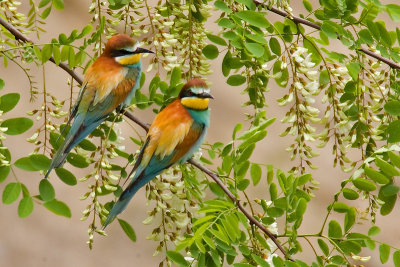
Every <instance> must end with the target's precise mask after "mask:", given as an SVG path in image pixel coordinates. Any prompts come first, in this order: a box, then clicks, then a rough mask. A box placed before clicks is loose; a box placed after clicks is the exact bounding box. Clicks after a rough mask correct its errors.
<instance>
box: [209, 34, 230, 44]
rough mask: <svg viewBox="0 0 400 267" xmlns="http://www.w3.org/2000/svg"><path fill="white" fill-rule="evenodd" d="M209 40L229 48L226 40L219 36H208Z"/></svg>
mask: <svg viewBox="0 0 400 267" xmlns="http://www.w3.org/2000/svg"><path fill="white" fill-rule="evenodd" d="M207 38H208V40H210V41H211V42H213V43H216V44H217V45H222V46H227V43H226V41H225V39H223V38H221V37H219V36H217V35H214V34H207Z"/></svg>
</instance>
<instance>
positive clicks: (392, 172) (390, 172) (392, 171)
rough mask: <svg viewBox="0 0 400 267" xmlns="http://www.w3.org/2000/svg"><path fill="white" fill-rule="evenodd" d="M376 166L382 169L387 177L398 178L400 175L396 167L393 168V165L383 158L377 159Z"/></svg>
mask: <svg viewBox="0 0 400 267" xmlns="http://www.w3.org/2000/svg"><path fill="white" fill-rule="evenodd" d="M375 164H376V166H378V167H379V169H381V171H383V173H384V174H386V175H387V176H390V177H392V176H398V175H400V173H399V171H398V170H396V168H395V167H393V166H392V164H390V163H388V162H386V161H384V160H383V159H381V158H375Z"/></svg>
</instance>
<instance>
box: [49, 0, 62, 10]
mask: <svg viewBox="0 0 400 267" xmlns="http://www.w3.org/2000/svg"><path fill="white" fill-rule="evenodd" d="M51 2H52V3H53V6H54V8H55V9H58V10H63V9H64V0H51Z"/></svg>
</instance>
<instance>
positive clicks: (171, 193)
mask: <svg viewBox="0 0 400 267" xmlns="http://www.w3.org/2000/svg"><path fill="white" fill-rule="evenodd" d="M180 168H187V167H185V166H183V167H180V166H175V167H172V168H169V169H168V170H166V171H164V172H163V173H162V174H161V175H160V176H158V177H156V178H155V179H153V180H152V182H151V183H149V184H148V185H147V186H146V196H147V199H148V204H150V203H156V205H155V207H154V209H153V210H151V211H149V212H148V215H149V216H148V217H147V218H146V219H145V220H144V221H143V224H146V225H149V224H153V223H154V222H155V221H157V223H159V226H157V227H156V228H155V229H154V230H153V232H152V233H151V234H150V235H149V236H147V239H150V240H154V241H160V244H159V246H158V247H157V249H156V251H155V254H158V253H159V252H160V251H161V250H162V248H163V247H164V245H165V242H174V243H175V244H178V243H179V242H180V241H182V240H183V237H182V236H180V235H179V234H180V232H181V231H180V230H181V229H184V228H185V227H187V226H188V224H189V223H190V222H191V219H192V217H194V216H196V217H197V216H198V215H197V213H196V211H197V210H198V209H199V206H198V203H196V202H195V200H194V199H195V198H193V197H188V194H189V192H188V190H187V189H186V188H187V186H188V185H187V184H186V183H185V181H184V179H183V177H182V171H181V169H180ZM185 171H189V172H190V170H189V169H188V168H187V169H186V170H185ZM155 219H156V220H155ZM160 220H161V222H159V221H160Z"/></svg>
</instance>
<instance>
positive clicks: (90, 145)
mask: <svg viewBox="0 0 400 267" xmlns="http://www.w3.org/2000/svg"><path fill="white" fill-rule="evenodd" d="M79 146H80V147H81V148H83V149H84V150H86V151H96V150H97V146H96V145H95V144H93V143H92V142H90V141H89V140H87V139H83V140H82V141H81V142H80V143H79Z"/></svg>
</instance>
